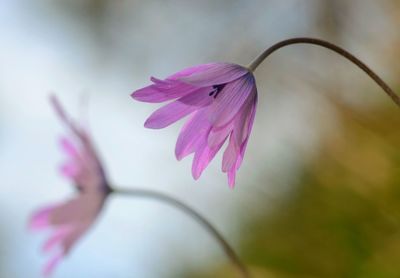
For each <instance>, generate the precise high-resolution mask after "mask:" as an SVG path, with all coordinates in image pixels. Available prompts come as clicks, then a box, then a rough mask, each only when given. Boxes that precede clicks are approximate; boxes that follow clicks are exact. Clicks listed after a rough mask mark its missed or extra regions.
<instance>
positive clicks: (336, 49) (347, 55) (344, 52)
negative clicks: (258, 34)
mask: <svg viewBox="0 0 400 278" xmlns="http://www.w3.org/2000/svg"><path fill="white" fill-rule="evenodd" d="M292 44H313V45H319V46H322V47H324V48H327V49H330V50H332V51H334V52H336V53H338V54H339V55H341V56H343V57H345V58H346V59H348V60H350V61H351V62H353V63H354V64H355V65H356V66H358V67H359V68H360V69H362V70H363V71H364V72H365V73H366V74H368V76H369V77H371V78H372V79H373V80H374V81H375V82H376V83H377V84H378V85H379V86H380V87H381V88H382V89H383V91H385V93H386V94H387V95H388V96H389V97H390V98H391V99H392V100H393V101H394V103H396V104H397V105H398V106H399V107H400V97H399V96H398V95H397V94H396V93H395V92H394V91H393V90H392V89H391V88H390V87H389V86H388V85H387V84H386V82H385V81H383V80H382V78H380V77H379V76H378V75H377V74H376V73H375V72H374V71H373V70H372V69H370V68H369V67H368V66H367V65H366V64H365V63H364V62H362V61H361V60H360V59H358V58H357V57H355V56H354V55H353V54H351V53H350V52H348V51H347V50H345V49H343V48H341V47H339V46H337V45H335V44H332V43H330V42H327V41H324V40H320V39H315V38H292V39H287V40H283V41H281V42H278V43H276V44H274V45H272V46H271V47H270V48H268V49H266V50H265V51H264V52H263V53H261V55H260V56H258V57H257V58H256V59H255V60H254V61H253V62H251V63H250V65H249V66H248V67H247V68H248V69H249V70H250V71H255V70H256V68H257V67H258V66H259V65H260V64H261V63H262V62H263V61H264V60H265V59H266V58H267V57H268V56H269V55H271V54H272V53H273V52H275V51H276V50H278V49H280V48H282V47H285V46H288V45H292Z"/></svg>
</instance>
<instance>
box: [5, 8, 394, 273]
mask: <svg viewBox="0 0 400 278" xmlns="http://www.w3.org/2000/svg"><path fill="white" fill-rule="evenodd" d="M399 14H400V7H399V5H397V4H396V1H390V0H382V1H373V0H355V1H345V0H341V1H329V0H324V1H320V0H318V1H317V0H314V1H312V0H284V1H278V0H258V1H236V0H223V1H222V0H221V1H212V0H207V1H183V0H181V1H178V0H174V1H164V0H159V1H139V0H136V1H134V0H33V1H32V0H0V34H1V35H0V181H1V183H0V277H4V278H26V277H32V278H35V277H40V269H41V267H42V265H43V264H44V262H45V261H46V259H47V256H46V255H44V254H42V252H41V250H40V246H41V243H42V242H43V241H44V240H45V237H46V234H45V233H39V234H32V233H30V232H28V231H27V219H28V218H29V216H30V214H31V213H32V212H33V211H34V210H35V209H37V208H38V207H41V206H43V205H46V204H48V203H54V202H57V201H62V200H65V199H66V198H68V197H69V196H70V195H71V194H73V193H74V192H73V190H72V188H71V185H70V184H69V182H68V181H67V180H65V179H64V178H63V177H61V176H60V175H59V173H58V171H57V168H58V166H59V164H60V163H61V162H62V160H63V156H62V153H61V152H60V150H59V148H58V145H57V138H58V136H59V135H61V134H63V133H65V131H66V130H65V129H64V127H63V126H62V125H61V124H60V122H59V121H58V119H57V118H56V117H55V115H54V113H53V111H52V110H51V107H50V106H49V102H48V96H49V94H50V93H55V94H57V95H58V96H59V98H60V99H61V101H62V102H63V103H64V104H65V106H66V108H67V109H68V111H69V112H70V113H71V114H72V115H74V116H75V118H77V119H82V120H83V121H86V122H88V123H89V124H88V126H89V128H90V131H91V133H92V135H93V137H94V141H95V142H96V144H97V147H98V149H99V150H100V153H101V155H102V157H103V160H104V162H105V164H106V168H107V171H108V173H109V176H110V178H111V180H112V182H113V183H114V184H117V185H120V186H127V187H129V186H142V187H145V188H149V189H156V190H160V191H162V192H165V193H169V194H172V195H174V196H176V197H178V198H180V199H181V200H184V201H185V202H186V203H189V204H191V205H192V206H193V207H194V208H196V209H197V210H198V211H199V212H201V213H202V214H203V215H205V216H206V217H207V218H208V219H209V220H210V221H211V222H212V223H214V224H215V226H216V227H217V228H218V229H219V230H220V231H221V232H222V233H223V234H224V235H225V236H226V238H227V239H228V241H229V242H230V243H231V244H232V245H233V246H234V247H235V248H237V249H238V251H239V252H240V248H239V244H238V241H239V239H240V237H241V235H242V234H248V233H251V231H250V230H248V229H246V223H247V222H248V221H251V220H252V219H253V218H255V217H257V215H258V214H259V213H260V211H259V208H260V207H262V209H263V213H265V209H268V208H270V209H271V211H272V210H273V208H274V207H275V206H276V204H278V203H279V202H280V201H281V200H283V199H285V198H288V196H290V194H291V192H292V191H293V190H294V187H295V185H294V184H295V181H296V179H297V171H298V167H299V165H300V164H301V163H302V162H304V161H307V160H308V159H311V158H312V157H313V155H315V154H316V153H317V152H318V146H319V140H320V138H321V135H323V134H325V133H326V132H332V131H334V130H335V128H336V126H337V122H336V119H335V113H334V112H333V110H332V109H331V106H330V104H329V102H328V101H326V99H325V97H324V94H327V93H326V92H325V91H324V92H321V87H324V86H328V85H329V84H334V87H335V88H336V90H334V91H332V93H333V94H335V95H336V96H339V97H340V98H341V99H343V100H344V101H346V102H347V103H350V104H351V105H354V106H366V105H369V104H371V103H375V102H384V101H388V100H387V99H386V98H385V97H383V96H382V94H374V93H370V92H371V90H370V91H368V92H367V93H366V92H365V91H364V90H363V89H364V88H365V87H366V86H371V83H369V82H370V81H369V80H368V79H367V78H366V77H365V76H364V75H363V74H362V73H361V72H360V71H359V70H358V69H356V68H355V67H353V66H351V65H350V64H349V63H347V62H345V61H344V60H343V59H341V58H339V57H338V56H336V55H334V54H332V53H329V52H328V51H326V50H322V49H318V48H316V47H311V46H296V47H288V48H286V49H282V50H280V51H279V52H277V53H275V54H274V55H273V56H271V57H270V59H268V60H267V61H266V62H264V63H263V64H262V65H261V66H260V68H259V69H258V70H257V72H256V78H257V84H258V91H259V105H258V111H257V116H256V120H255V124H254V128H253V133H252V135H251V139H250V143H249V145H248V150H247V153H246V157H245V159H244V163H243V165H242V167H241V169H240V171H239V172H238V175H237V183H236V188H235V189H234V190H230V189H229V188H228V185H227V179H226V176H225V175H224V174H222V173H221V171H220V168H221V166H220V164H221V155H218V156H217V157H216V158H215V159H214V161H213V163H211V164H210V166H209V167H208V168H207V169H206V171H205V172H204V173H203V175H202V177H201V178H200V180H198V181H194V180H193V179H192V177H191V174H190V167H191V158H186V159H184V160H183V161H181V162H179V163H178V162H177V161H176V159H175V156H174V145H175V140H176V138H177V134H178V132H179V129H180V127H181V125H182V123H183V122H182V121H180V122H179V123H178V124H174V125H173V126H171V127H168V128H167V129H163V130H147V129H145V128H143V123H144V121H145V119H146V117H147V116H148V115H149V114H150V113H151V112H152V111H153V110H154V109H156V108H157V107H159V106H160V105H157V104H155V105H151V104H143V103H139V102H135V101H133V100H132V99H131V98H130V96H129V95H130V93H131V92H132V91H134V90H135V89H138V88H140V87H143V86H145V85H147V84H148V83H149V77H150V76H152V75H153V76H156V77H160V78H162V77H165V76H167V75H169V74H171V73H173V72H176V71H178V70H180V69H182V68H184V67H187V66H190V65H194V64H201V63H206V62H210V61H227V62H234V63H239V64H243V65H246V64H248V63H249V62H250V61H251V60H252V59H253V58H254V57H255V56H256V55H258V54H259V53H260V52H261V51H262V50H264V49H265V48H266V47H268V46H269V45H271V44H273V43H274V42H277V41H278V40H281V39H286V38H289V37H293V36H314V37H320V38H325V39H328V40H331V41H333V42H336V43H338V44H340V45H342V46H345V47H346V48H347V49H349V50H350V51H352V52H354V53H355V54H356V55H357V56H359V57H362V58H364V60H365V61H366V62H367V63H368V64H369V65H371V66H372V67H373V68H374V69H376V70H377V71H378V72H380V73H381V74H382V75H383V77H384V78H385V79H386V80H388V82H389V83H390V82H392V81H393V80H394V79H395V78H398V76H393V72H394V69H397V70H398V67H399V65H398V63H395V62H394V61H395V60H394V56H393V55H391V53H392V52H391V51H392V48H391V47H393V45H396V42H397V45H398V42H399V39H400V37H399V35H400V34H399V32H398V26H399V21H398V18H399V16H398V15H399ZM383 53H384V54H385V55H383ZM397 60H398V59H397ZM397 72H398V71H397ZM343 88H346V89H343ZM376 90H378V89H377V88H376ZM350 92H351V93H350ZM82 99H86V100H88V101H87V102H88V105H87V106H82V102H84V101H82ZM225 261H226V258H225V257H224V254H223V252H222V251H221V249H220V248H219V246H218V245H217V244H216V243H215V242H214V240H213V239H212V238H210V236H209V235H208V234H207V233H205V231H204V230H203V229H202V227H200V226H199V225H198V224H197V223H195V222H194V221H193V220H192V219H189V218H188V217H187V216H186V215H183V214H182V213H181V212H179V211H177V210H175V209H173V208H169V207H167V206H165V205H163V204H159V203H156V202H153V201H149V200H140V199H128V198H121V197H112V198H110V199H109V201H108V202H107V206H106V207H105V209H104V211H103V213H102V215H101V217H100V218H99V221H98V222H97V224H96V225H95V227H94V228H93V229H92V230H91V231H90V232H89V233H88V234H87V235H86V236H85V237H84V238H83V239H82V240H81V241H80V242H79V244H77V245H76V246H75V248H74V249H73V250H72V252H71V254H70V255H69V256H68V257H67V258H66V259H65V260H64V261H63V262H62V263H61V264H60V266H59V267H58V268H57V270H56V273H55V274H54V277H57V278H70V277H96V278H108V277H114V278H130V277H146V278H147V277H148V278H153V277H154V278H155V277H176V275H178V274H177V273H182V269H185V268H190V269H194V270H195V269H204V268H209V267H213V266H215V265H218V264H221V263H224V262H225Z"/></svg>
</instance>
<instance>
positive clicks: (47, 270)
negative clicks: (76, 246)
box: [43, 252, 64, 277]
mask: <svg viewBox="0 0 400 278" xmlns="http://www.w3.org/2000/svg"><path fill="white" fill-rule="evenodd" d="M63 257H64V254H63V253H62V252H59V253H58V254H56V255H55V256H53V258H51V259H50V261H48V262H47V264H46V265H45V267H44V268H43V276H44V277H49V276H50V275H51V274H52V273H53V272H54V269H55V268H56V267H57V265H58V264H59V263H60V261H61V260H62V258H63Z"/></svg>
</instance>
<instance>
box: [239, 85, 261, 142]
mask: <svg viewBox="0 0 400 278" xmlns="http://www.w3.org/2000/svg"><path fill="white" fill-rule="evenodd" d="M256 105H257V93H252V94H251V96H250V97H249V98H248V99H247V101H246V103H245V104H244V105H243V107H242V108H241V109H240V110H239V112H238V113H237V115H236V116H235V120H234V122H233V130H234V133H233V135H234V139H235V143H236V146H241V145H242V143H243V142H244V141H245V140H246V139H247V137H248V136H249V134H250V132H251V126H252V124H253V123H252V121H254V115H253V114H254V113H253V110H254V109H255V106H256Z"/></svg>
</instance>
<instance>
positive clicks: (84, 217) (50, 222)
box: [29, 97, 111, 276]
mask: <svg viewBox="0 0 400 278" xmlns="http://www.w3.org/2000/svg"><path fill="white" fill-rule="evenodd" d="M51 100H52V104H53V106H54V109H55V110H56V112H57V114H58V116H59V117H60V119H61V120H62V121H63V122H64V123H65V124H66V125H67V127H68V128H69V129H70V130H71V131H72V134H73V138H67V137H63V138H61V140H60V143H61V147H62V149H63V151H64V152H65V154H66V155H67V157H68V158H67V161H66V162H65V163H64V164H63V165H62V167H61V169H60V170H61V172H62V174H63V175H65V176H66V177H68V178H69V179H71V180H72V181H73V182H74V183H75V186H76V188H77V189H78V191H79V194H78V195H77V196H76V197H74V198H73V199H71V200H69V201H67V202H64V203H60V204H55V205H49V206H46V207H44V208H42V209H40V210H38V211H37V212H35V213H34V214H33V215H32V217H31V219H30V221H29V227H30V228H31V229H33V230H42V229H47V228H49V229H51V230H52V234H51V236H50V238H49V239H48V240H47V241H46V242H45V244H44V245H43V251H45V252H48V251H54V255H53V256H52V258H51V259H50V260H49V262H48V263H47V264H46V265H45V267H44V269H43V274H44V275H45V276H48V275H50V274H51V273H52V272H53V270H54V268H55V267H56V266H57V264H58V263H59V262H60V260H61V259H62V258H63V257H64V256H65V255H66V254H67V253H68V252H69V251H70V249H71V248H72V247H73V246H74V244H75V243H76V242H77V241H78V240H79V239H80V238H81V236H82V235H83V234H84V233H85V232H86V231H87V230H88V229H89V228H90V227H91V226H92V224H93V222H94V221H95V220H96V218H97V216H98V214H99V213H100V211H101V209H102V207H103V204H104V201H105V199H106V197H107V195H108V194H109V193H110V191H111V190H110V187H109V186H108V184H107V179H106V175H105V173H104V170H103V167H102V165H101V162H100V160H99V158H98V156H97V153H96V151H95V149H94V147H93V144H92V142H91V140H90V137H89V136H88V134H87V133H86V132H85V131H84V130H83V129H81V128H80V127H78V126H76V125H75V124H74V123H73V122H72V121H71V120H70V119H69V118H68V117H67V116H66V114H65V113H64V111H63V109H62V107H61V106H60V104H59V102H58V101H57V99H56V98H55V97H52V99H51Z"/></svg>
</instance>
